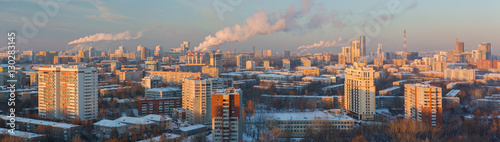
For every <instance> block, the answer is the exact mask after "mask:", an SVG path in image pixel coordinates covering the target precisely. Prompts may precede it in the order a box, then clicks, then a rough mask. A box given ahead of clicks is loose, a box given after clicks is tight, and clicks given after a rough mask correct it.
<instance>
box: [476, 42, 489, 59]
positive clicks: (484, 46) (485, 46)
mask: <svg viewBox="0 0 500 142" xmlns="http://www.w3.org/2000/svg"><path fill="white" fill-rule="evenodd" d="M477 47H478V49H479V50H481V58H482V59H484V60H491V44H490V43H487V42H483V43H481V44H479V45H478V46H477Z"/></svg>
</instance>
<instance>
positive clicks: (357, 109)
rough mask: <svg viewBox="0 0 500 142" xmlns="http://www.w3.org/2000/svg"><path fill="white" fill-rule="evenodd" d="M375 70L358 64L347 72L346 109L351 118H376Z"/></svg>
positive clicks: (345, 87)
mask: <svg viewBox="0 0 500 142" xmlns="http://www.w3.org/2000/svg"><path fill="white" fill-rule="evenodd" d="M374 78H375V70H373V68H365V67H363V66H360V65H359V64H358V63H354V66H352V67H351V68H347V69H346V70H345V82H344V100H345V101H344V108H345V109H346V111H347V113H348V114H350V115H351V116H353V117H355V118H357V119H360V120H373V119H374V117H375V84H374Z"/></svg>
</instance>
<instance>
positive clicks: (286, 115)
mask: <svg viewBox="0 0 500 142" xmlns="http://www.w3.org/2000/svg"><path fill="white" fill-rule="evenodd" d="M267 115H268V116H270V117H269V118H271V119H275V120H318V119H319V120H354V119H352V118H351V117H349V116H347V115H344V114H336V115H332V114H330V113H328V112H323V111H313V112H283V113H268V114H267Z"/></svg>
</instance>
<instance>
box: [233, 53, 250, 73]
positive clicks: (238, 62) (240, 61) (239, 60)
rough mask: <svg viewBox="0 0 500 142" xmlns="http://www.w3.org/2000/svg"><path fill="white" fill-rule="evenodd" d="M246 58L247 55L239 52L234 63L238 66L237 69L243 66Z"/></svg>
mask: <svg viewBox="0 0 500 142" xmlns="http://www.w3.org/2000/svg"><path fill="white" fill-rule="evenodd" d="M248 59H249V57H248V56H247V55H243V54H240V55H238V56H236V65H237V66H238V69H243V68H245V67H246V63H247V61H248Z"/></svg>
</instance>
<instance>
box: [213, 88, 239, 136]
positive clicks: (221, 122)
mask: <svg viewBox="0 0 500 142" xmlns="http://www.w3.org/2000/svg"><path fill="white" fill-rule="evenodd" d="M240 94H241V90H240V89H234V88H227V89H221V90H216V91H215V92H214V93H213V94H212V100H211V101H212V106H211V107H212V137H213V138H212V140H213V141H230V142H237V141H240V140H241V139H242V136H243V135H242V133H243V132H242V125H243V121H242V119H243V113H242V107H241V106H240V104H242V103H241V102H242V99H241V97H240Z"/></svg>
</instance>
